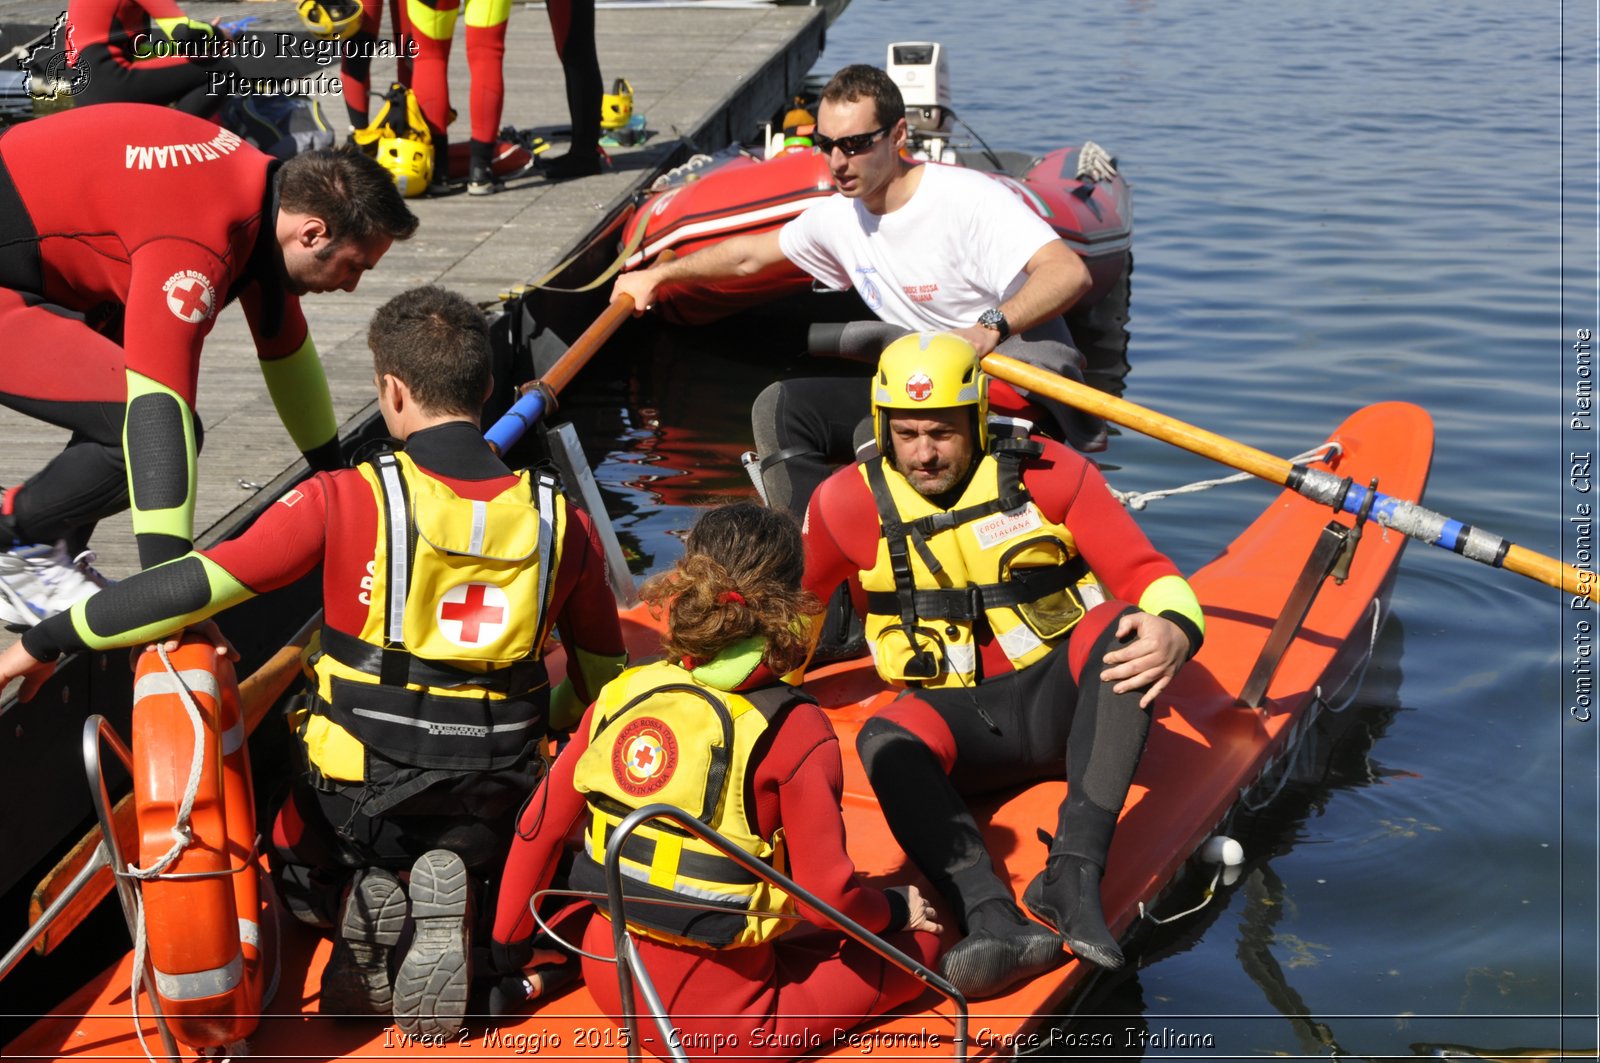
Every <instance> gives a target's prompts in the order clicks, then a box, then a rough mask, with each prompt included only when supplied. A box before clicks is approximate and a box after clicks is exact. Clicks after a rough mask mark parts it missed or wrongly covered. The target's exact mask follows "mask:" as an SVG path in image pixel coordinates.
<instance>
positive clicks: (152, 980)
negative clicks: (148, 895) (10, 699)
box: [83, 714, 183, 1063]
mask: <svg viewBox="0 0 1600 1063" xmlns="http://www.w3.org/2000/svg"><path fill="white" fill-rule="evenodd" d="M102 740H103V741H104V742H105V743H106V744H107V745H109V746H110V747H111V750H112V752H114V753H115V754H116V755H117V758H118V759H119V760H121V761H122V765H123V767H125V768H127V769H128V771H129V772H130V773H131V772H132V771H133V754H132V753H131V752H130V751H129V749H128V747H127V746H126V745H124V744H123V742H122V739H121V738H119V737H117V732H116V731H115V730H114V729H113V728H112V726H111V722H110V721H109V720H107V719H106V718H105V717H104V716H101V715H99V714H96V715H94V716H91V717H89V718H88V719H87V720H85V721H83V770H84V772H85V774H86V775H88V777H89V797H90V799H91V800H92V801H93V802H94V814H95V816H96V817H97V818H98V819H99V820H100V845H101V846H102V847H103V848H104V851H105V854H106V859H107V860H108V861H109V862H110V864H111V871H112V876H113V880H114V881H115V883H116V887H117V900H119V901H121V902H122V915H123V918H124V919H126V920H127V923H128V937H129V938H130V939H134V942H135V947H136V948H137V944H138V942H137V936H138V933H139V931H138V926H139V897H138V895H137V894H136V893H135V892H134V891H135V889H136V887H135V886H134V884H133V882H132V881H131V880H130V879H129V878H128V876H127V875H125V874H123V873H122V872H123V869H125V868H126V867H127V866H128V864H127V861H126V860H124V859H123V856H122V849H121V847H120V846H119V845H118V844H117V827H116V821H115V819H114V818H113V815H112V804H111V791H110V790H109V789H107V788H106V776H105V772H103V771H101V769H100V744H101V742H102ZM143 981H144V984H145V986H146V987H150V986H154V985H155V984H156V974H155V968H154V966H152V964H151V962H150V957H149V955H148V954H146V955H145V958H144V979H143ZM145 995H146V997H147V998H148V999H149V1001H150V1014H151V1017H152V1018H154V1019H155V1021H156V1032H157V1033H159V1034H160V1035H161V1047H162V1048H163V1049H164V1050H165V1052H166V1056H167V1058H168V1059H169V1060H172V1061H173V1063H180V1061H181V1060H182V1059H183V1055H182V1053H181V1052H179V1050H178V1042H177V1039H176V1038H174V1037H173V1036H172V1030H171V1029H169V1028H168V1026H167V1017H166V1016H165V1015H163V1014H162V1012H161V1001H160V1000H159V999H158V998H157V996H156V994H155V991H154V990H153V989H148V988H147V990H146V993H145ZM133 1005H134V1007H135V1009H137V1008H138V1005H139V1002H138V1001H137V1000H134V1001H133Z"/></svg>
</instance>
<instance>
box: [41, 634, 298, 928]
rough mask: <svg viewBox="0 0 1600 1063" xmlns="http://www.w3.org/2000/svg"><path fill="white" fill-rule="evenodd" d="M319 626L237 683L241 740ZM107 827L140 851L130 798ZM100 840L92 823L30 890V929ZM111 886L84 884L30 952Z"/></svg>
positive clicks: (105, 872)
mask: <svg viewBox="0 0 1600 1063" xmlns="http://www.w3.org/2000/svg"><path fill="white" fill-rule="evenodd" d="M321 623H322V614H321V613H320V612H319V613H317V615H316V616H314V617H312V618H311V619H310V620H308V621H306V623H305V625H304V626H303V627H301V628H300V630H299V631H298V632H296V633H295V635H294V637H293V638H292V639H290V640H289V641H288V642H287V643H285V644H284V645H283V647H282V648H281V649H279V650H278V651H277V652H276V653H274V654H273V655H272V656H271V657H269V658H267V660H266V661H265V662H264V663H263V664H262V665H261V667H259V668H257V669H256V670H255V671H254V672H252V673H251V674H250V675H249V676H247V677H245V679H244V680H242V681H241V682H240V683H239V708H240V711H241V713H242V714H243V716H244V730H245V734H247V735H248V734H251V733H253V732H254V731H255V729H256V727H257V725H259V724H260V723H261V721H262V720H263V719H265V718H266V715H267V710H268V709H271V708H272V706H273V705H275V704H277V702H278V699H279V698H280V697H282V696H283V692H284V691H285V690H287V689H289V684H290V683H292V682H293V681H294V678H295V676H297V675H299V674H300V654H301V652H302V651H303V650H304V649H305V648H306V644H307V643H308V642H309V641H310V639H311V633H312V632H313V631H315V630H316V629H317V628H318V627H319V626H320V625H321ZM111 822H112V825H113V827H114V829H115V830H116V834H117V846H118V848H119V849H120V850H121V851H122V853H123V855H124V856H126V855H128V854H130V853H135V852H136V851H137V849H138V845H139V833H138V824H137V823H136V821H135V818H134V812H133V795H132V794H131V793H130V794H126V795H124V796H123V798H122V800H120V801H118V802H117V803H116V805H115V806H113V807H112V810H111ZM103 838H104V835H103V834H101V832H100V825H99V824H98V823H97V824H95V825H94V826H93V827H91V828H90V829H89V831H88V833H87V834H85V835H84V836H83V837H82V838H81V839H79V841H78V844H77V845H74V846H73V847H72V849H71V850H70V851H69V852H68V853H67V855H65V856H63V857H62V858H61V860H60V861H59V862H58V863H57V864H56V866H55V867H53V868H51V869H50V871H49V872H48V873H47V874H46V875H45V876H44V877H43V878H41V879H40V880H39V884H38V885H37V886H35V887H34V888H33V896H32V897H30V898H29V899H28V925H29V926H32V925H33V924H34V923H35V922H37V921H38V919H39V917H40V916H41V915H43V914H44V913H45V911H47V910H48V909H49V907H50V906H51V905H52V904H54V903H55V902H56V899H57V898H58V897H60V896H61V894H62V893H63V892H64V891H65V890H66V888H67V887H68V886H69V885H71V883H72V880H73V879H74V878H76V877H77V875H78V873H79V872H80V871H81V870H83V868H84V867H85V866H87V865H88V863H89V861H90V860H92V859H94V854H95V850H96V849H98V848H99V846H100V842H101V840H102V839H103ZM113 885H114V883H113V881H112V876H111V868H110V867H109V866H107V867H103V868H101V869H100V871H98V872H97V873H96V874H95V876H94V877H93V878H91V879H90V880H89V881H88V882H87V883H85V884H84V886H83V888H82V889H80V890H79V891H78V893H77V895H76V896H74V897H73V898H72V900H70V901H69V902H67V906H66V907H65V908H63V909H62V910H61V912H60V914H58V915H57V916H56V917H55V920H54V921H53V922H51V924H50V925H49V926H48V927H47V928H46V929H45V931H44V933H43V934H41V935H40V936H39V938H38V939H37V940H35V941H34V943H33V949H34V951H35V952H37V953H38V954H39V955H41V956H46V955H49V953H50V952H51V951H52V950H53V949H54V948H55V947H56V946H57V945H59V944H61V942H62V941H63V940H65V939H66V936H67V935H68V934H70V933H72V931H73V930H74V929H76V928H77V926H78V924H79V923H81V922H83V920H84V919H85V918H86V917H87V916H88V915H89V913H90V912H92V911H94V909H95V907H96V906H97V905H98V904H99V903H100V902H101V901H102V900H104V899H105V897H106V895H107V894H109V893H110V892H111V887H112V886H113Z"/></svg>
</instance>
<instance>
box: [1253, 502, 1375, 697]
mask: <svg viewBox="0 0 1600 1063" xmlns="http://www.w3.org/2000/svg"><path fill="white" fill-rule="evenodd" d="M1353 486H1355V484H1354V481H1352V480H1351V479H1350V478H1349V477H1346V478H1345V481H1344V490H1343V491H1340V492H1339V496H1338V498H1337V499H1334V500H1332V501H1331V503H1330V504H1331V505H1332V506H1333V510H1334V512H1335V513H1342V512H1345V509H1344V502H1345V498H1346V496H1347V495H1348V494H1349V493H1350V488H1351V487H1353ZM1377 498H1378V478H1377V477H1376V476H1374V477H1373V478H1372V480H1371V481H1370V482H1369V483H1368V485H1367V491H1366V497H1365V498H1363V499H1362V500H1361V502H1360V504H1359V505H1358V506H1357V507H1356V510H1355V522H1354V523H1353V524H1349V525H1345V524H1341V523H1340V522H1339V521H1337V520H1330V521H1329V522H1328V523H1327V524H1326V525H1324V526H1323V529H1322V532H1321V534H1319V535H1318V537H1317V543H1316V545H1315V546H1313V547H1312V548H1311V556H1310V557H1308V558H1306V564H1305V567H1304V568H1302V569H1301V570H1300V577H1299V578H1298V579H1296V580H1295V584H1294V587H1293V588H1292V589H1291V590H1290V591H1289V597H1288V599H1287V600H1285V601H1284V603H1283V611H1282V612H1280V613H1279V614H1278V619H1277V620H1276V621H1274V622H1273V625H1272V630H1271V631H1270V632H1268V633H1267V641H1266V642H1264V643H1262V645H1261V653H1260V655H1259V656H1258V657H1256V663H1255V666H1254V667H1252V668H1251V669H1250V678H1248V679H1247V680H1245V684H1244V688H1243V689H1242V690H1240V692H1239V704H1240V705H1243V706H1245V707H1246V708H1251V709H1259V708H1260V707H1261V702H1262V699H1264V698H1265V697H1266V694H1267V687H1268V686H1269V685H1270V684H1271V683H1272V677H1273V676H1274V675H1275V674H1277V671H1278V665H1279V664H1281V663H1282V662H1283V655H1284V654H1285V653H1287V652H1288V651H1289V646H1290V645H1291V644H1292V643H1293V642H1294V639H1295V636H1296V635H1298V634H1299V633H1300V625H1302V624H1303V623H1305V619H1306V616H1307V615H1308V614H1309V613H1310V612H1311V606H1312V605H1313V604H1314V603H1315V602H1316V600H1317V592H1318V591H1319V590H1321V589H1322V584H1323V582H1324V581H1325V580H1327V579H1328V578H1330V577H1332V579H1333V582H1334V583H1339V584H1342V583H1344V581H1345V580H1346V579H1347V578H1348V577H1349V575H1350V563H1351V562H1352V561H1354V560H1355V556H1356V547H1357V546H1359V545H1360V544H1361V529H1362V526H1363V525H1365V524H1366V523H1367V517H1368V516H1369V515H1370V514H1371V513H1372V503H1373V502H1374V501H1376V500H1377Z"/></svg>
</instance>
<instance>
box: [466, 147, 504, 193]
mask: <svg viewBox="0 0 1600 1063" xmlns="http://www.w3.org/2000/svg"><path fill="white" fill-rule="evenodd" d="M468 148H469V150H470V156H469V161H468V163H467V195H469V196H492V195H494V194H495V193H496V192H498V191H500V188H501V184H500V179H499V178H498V177H496V176H495V175H494V164H493V162H492V161H491V160H492V159H493V158H494V145H493V144H490V143H488V142H486V141H482V140H472V141H469V142H468Z"/></svg>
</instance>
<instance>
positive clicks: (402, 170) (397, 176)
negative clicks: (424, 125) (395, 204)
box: [378, 137, 433, 199]
mask: <svg viewBox="0 0 1600 1063" xmlns="http://www.w3.org/2000/svg"><path fill="white" fill-rule="evenodd" d="M378 163H379V165H381V166H382V167H383V168H384V169H385V170H388V171H389V176H391V177H393V178H394V183H395V187H396V188H398V189H400V194H401V195H402V196H405V197H406V198H407V199H411V198H413V197H415V196H420V195H422V193H424V192H426V191H427V190H428V184H429V182H431V181H432V180H433V145H432V144H425V143H423V142H422V141H420V140H416V139H414V138H412V137H384V138H382V139H381V140H379V141H378Z"/></svg>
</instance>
